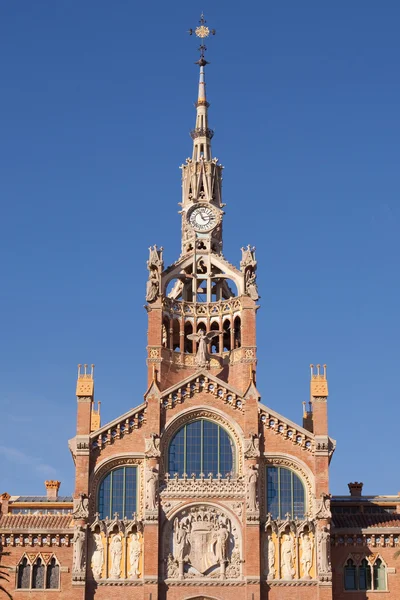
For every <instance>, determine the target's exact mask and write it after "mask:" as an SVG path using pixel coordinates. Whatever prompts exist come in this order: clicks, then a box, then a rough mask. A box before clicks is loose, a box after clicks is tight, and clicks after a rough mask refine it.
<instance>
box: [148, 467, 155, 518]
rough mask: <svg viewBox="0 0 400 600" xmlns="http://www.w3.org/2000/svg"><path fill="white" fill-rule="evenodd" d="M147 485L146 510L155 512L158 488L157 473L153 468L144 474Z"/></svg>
mask: <svg viewBox="0 0 400 600" xmlns="http://www.w3.org/2000/svg"><path fill="white" fill-rule="evenodd" d="M146 483H147V501H148V505H147V508H148V509H149V510H156V508H157V487H158V471H157V469H156V468H155V467H153V468H150V469H148V470H147V474H146Z"/></svg>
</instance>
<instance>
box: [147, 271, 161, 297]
mask: <svg viewBox="0 0 400 600" xmlns="http://www.w3.org/2000/svg"><path fill="white" fill-rule="evenodd" d="M159 289H160V283H159V281H158V271H157V269H151V271H150V274H149V279H148V281H147V284H146V300H147V302H154V300H156V299H157V296H158V292H159Z"/></svg>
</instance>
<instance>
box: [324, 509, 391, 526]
mask: <svg viewBox="0 0 400 600" xmlns="http://www.w3.org/2000/svg"><path fill="white" fill-rule="evenodd" d="M332 520H333V525H334V527H335V528H336V529H367V528H372V527H373V528H380V527H398V528H400V514H397V513H380V514H363V513H360V514H350V515H346V514H341V515H336V514H335V515H333V517H332Z"/></svg>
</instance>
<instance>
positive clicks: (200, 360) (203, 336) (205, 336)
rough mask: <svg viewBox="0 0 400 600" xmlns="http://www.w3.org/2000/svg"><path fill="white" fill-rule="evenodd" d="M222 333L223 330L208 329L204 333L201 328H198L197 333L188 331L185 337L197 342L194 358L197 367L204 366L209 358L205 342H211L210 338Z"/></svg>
mask: <svg viewBox="0 0 400 600" xmlns="http://www.w3.org/2000/svg"><path fill="white" fill-rule="evenodd" d="M221 333H223V331H209V332H208V333H206V332H205V331H203V329H200V331H199V332H198V333H190V334H189V335H187V336H186V337H187V338H188V340H193V341H194V342H197V343H198V347H197V354H196V358H195V364H196V365H197V366H198V367H205V366H206V365H207V363H208V361H209V360H210V355H209V353H208V350H207V344H208V343H209V342H211V340H212V339H213V338H214V337H215V336H217V335H220V334H221Z"/></svg>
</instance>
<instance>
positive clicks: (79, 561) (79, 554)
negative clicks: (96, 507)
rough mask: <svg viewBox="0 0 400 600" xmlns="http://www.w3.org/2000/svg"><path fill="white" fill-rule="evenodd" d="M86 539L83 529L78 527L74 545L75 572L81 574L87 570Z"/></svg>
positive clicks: (73, 541)
mask: <svg viewBox="0 0 400 600" xmlns="http://www.w3.org/2000/svg"><path fill="white" fill-rule="evenodd" d="M85 539H86V534H85V531H84V530H83V529H82V527H77V528H76V529H75V532H74V537H73V539H72V543H73V544H74V560H73V567H72V569H73V571H75V572H80V571H83V570H84V568H85V560H84V559H85Z"/></svg>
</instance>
